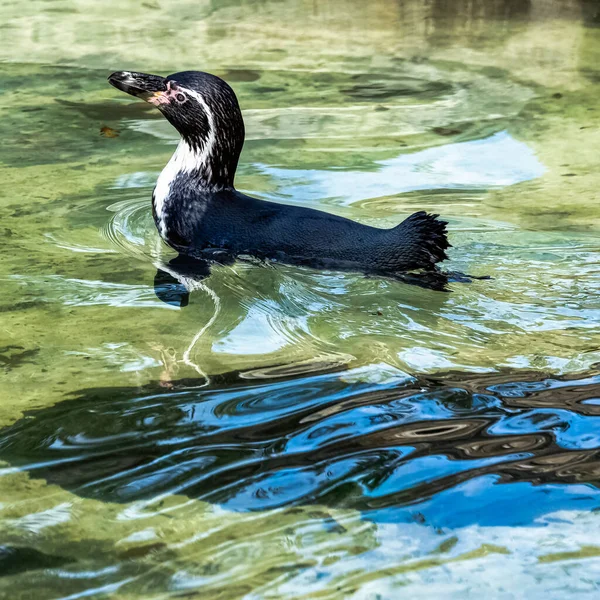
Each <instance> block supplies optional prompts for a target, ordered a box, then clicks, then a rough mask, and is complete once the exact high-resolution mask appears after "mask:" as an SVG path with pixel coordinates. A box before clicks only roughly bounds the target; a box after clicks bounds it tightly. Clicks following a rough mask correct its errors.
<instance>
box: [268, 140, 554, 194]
mask: <svg viewBox="0 0 600 600" xmlns="http://www.w3.org/2000/svg"><path fill="white" fill-rule="evenodd" d="M261 171H262V172H263V173H266V174H268V175H269V176H270V177H273V178H275V179H276V180H277V181H278V184H279V185H278V189H279V190H280V191H279V194H280V195H281V196H282V197H289V198H303V199H306V200H307V201H308V202H310V201H313V202H314V201H317V200H323V199H327V200H330V199H331V200H334V201H336V202H341V203H343V204H351V203H353V202H356V201H358V200H365V199H368V198H377V197H379V196H388V195H393V194H399V193H402V192H413V191H415V190H425V189H432V188H438V189H444V188H445V189H454V188H459V189H475V190H478V189H485V188H490V187H495V186H498V187H503V186H507V185H513V184H515V183H520V182H521V181H528V180H530V179H535V178H537V177H540V176H541V175H542V174H543V172H544V167H543V165H542V164H540V162H539V160H538V159H537V158H536V156H535V155H534V154H533V152H532V151H531V149H530V148H528V147H527V146H526V145H525V144H523V143H521V142H517V141H516V140H514V139H512V138H511V137H510V136H509V135H507V134H506V133H505V132H503V133H497V134H495V135H493V136H492V137H490V138H485V139H482V140H477V141H473V142H463V143H459V144H446V145H444V146H441V147H439V148H432V149H428V150H423V151H421V152H414V153H412V154H402V155H400V156H398V157H396V158H391V159H388V160H382V161H378V162H377V163H376V164H375V168H374V169H373V170H372V171H367V172H362V173H361V172H352V171H348V170H344V171H319V170H315V169H312V170H309V171H308V170H291V169H281V168H277V167H261Z"/></svg>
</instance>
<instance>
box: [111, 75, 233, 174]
mask: <svg viewBox="0 0 600 600" xmlns="http://www.w3.org/2000/svg"><path fill="white" fill-rule="evenodd" d="M108 81H109V83H110V84H111V85H113V86H114V87H116V88H117V89H119V90H121V91H123V92H126V93H127V94H131V95H132V96H136V97H138V98H141V99H143V100H145V101H146V102H149V103H150V104H153V105H154V106H156V107H157V108H158V109H159V110H160V111H161V112H162V113H163V115H164V116H165V117H166V118H167V120H168V121H169V122H170V123H171V124H172V125H173V126H174V127H175V128H176V129H177V131H179V133H180V134H181V137H182V140H183V142H184V143H185V144H186V145H187V146H188V148H189V149H190V151H191V152H192V153H195V154H196V155H197V158H198V160H200V161H202V162H204V163H205V164H204V166H205V169H204V170H205V171H206V172H207V173H206V174H207V176H208V178H209V179H212V180H214V183H221V184H224V185H232V184H233V176H234V174H235V170H236V168H237V162H238V158H239V155H240V152H241V150H242V146H243V144H244V121H243V119H242V113H241V111H240V107H239V104H238V101H237V98H236V96H235V93H234V92H233V90H232V89H231V88H230V87H229V85H227V83H225V82H224V81H223V80H222V79H220V78H219V77H216V76H215V75H210V74H209V73H202V72H201V71H182V72H181V73H174V74H173V75H169V76H167V77H161V76H159V75H148V74H146V73H133V72H130V71H120V72H117V73H113V74H112V75H111V76H110V77H109V78H108Z"/></svg>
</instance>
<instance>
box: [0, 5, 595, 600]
mask: <svg viewBox="0 0 600 600" xmlns="http://www.w3.org/2000/svg"><path fill="white" fill-rule="evenodd" d="M0 7H1V8H2V16H3V19H2V25H1V27H2V35H0V60H1V61H2V69H1V72H0V91H1V92H2V100H3V103H2V106H3V111H4V118H3V119H1V120H0V134H1V136H2V147H1V149H0V161H1V164H2V176H3V179H2V181H3V185H2V186H1V189H0V215H1V217H2V225H1V226H0V244H1V246H2V248H1V249H2V255H3V261H2V262H1V264H0V279H1V281H2V290H3V294H2V297H1V298H0V312H1V314H2V320H1V326H0V368H2V370H3V373H2V379H1V380H0V386H1V387H0V390H1V396H2V399H3V402H2V403H0V573H2V575H3V577H1V578H0V596H5V597H7V598H11V599H12V598H28V597H35V598H49V599H50V598H52V599H55V598H90V597H91V598H103V597H110V598H119V599H121V598H123V599H125V598H127V599H129V598H157V599H158V598H167V597H174V598H176V597H202V598H221V599H223V598H227V599H229V598H246V599H258V598H300V597H302V598H355V599H356V600H359V599H360V600H367V599H369V600H371V599H374V598H383V599H388V598H390V599H391V598H397V597H400V596H403V595H406V596H407V597H411V598H412V597H415V598H417V597H427V598H429V597H440V598H454V597H461V598H464V597H482V596H483V595H487V596H490V597H498V598H519V597H533V598H537V597H542V596H543V597H545V598H563V597H564V596H565V594H577V595H578V597H579V596H582V597H585V596H586V595H589V596H590V597H596V595H597V593H598V581H599V579H600V562H599V557H600V546H598V545H597V543H596V538H597V537H598V531H599V529H600V522H599V521H598V517H597V514H598V513H597V510H596V509H597V508H598V506H600V498H598V477H599V475H598V473H599V470H598V469H599V467H598V464H599V463H598V460H599V455H598V452H599V450H600V440H599V439H598V435H599V433H598V432H599V431H600V429H599V425H598V423H600V421H598V420H597V416H598V414H599V413H598V405H599V404H600V385H599V384H600V371H598V366H597V365H598V363H600V300H599V297H600V296H599V291H600V252H599V251H600V218H599V217H600V210H599V208H598V207H599V206H600V205H599V204H598V201H597V194H596V190H597V189H598V187H599V183H600V181H599V177H598V174H597V171H598V169H597V157H598V150H599V148H600V138H599V136H598V133H597V132H598V126H599V124H600V123H599V122H598V121H599V119H600V107H599V106H598V101H597V98H598V93H599V91H600V90H599V84H600V71H598V66H597V65H598V64H600V37H599V36H600V29H599V28H598V24H599V23H600V16H599V13H598V7H597V5H596V3H595V2H581V1H579V0H577V1H575V0H568V1H566V2H560V3H559V2H550V1H547V0H537V1H536V0H532V1H531V2H510V1H508V0H506V1H503V0H494V1H492V0H490V1H487V2H481V3H468V2H453V3H445V2H425V3H424V2H416V1H414V2H413V1H409V2H402V3H400V2H391V1H389V0H377V1H376V2H369V3H364V2H358V1H355V0H344V1H339V0H337V1H336V2H316V3H307V2H299V1H292V0H285V1H283V2H270V1H264V2H260V3H244V2H201V3H191V4H190V3H185V2H176V3H169V4H167V3H162V2H160V1H159V2H154V1H150V2H146V3H143V4H141V5H140V4H139V3H133V2H124V1H122V0H121V1H120V2H105V3H102V4H101V5H100V4H98V3H93V2H87V1H84V0H80V1H79V2H74V1H68V0H64V1H61V2H44V1H41V0H40V1H38V0H33V1H31V2H29V3H27V4H26V5H22V4H17V3H11V2H8V1H3V2H0ZM186 68H201V69H205V70H208V71H211V72H214V73H216V74H219V75H222V76H224V77H225V78H226V79H227V80H228V81H229V82H230V83H231V84H232V85H233V87H234V88H235V90H236V92H237V93H238V96H239V99H240V103H241V105H242V108H243V110H244V117H245V121H246V128H247V132H248V135H247V141H246V145H245V149H244V153H243V155H242V160H241V166H240V169H239V172H238V176H237V179H236V182H237V186H238V187H239V188H240V189H243V190H245V191H248V192H249V193H252V194H254V195H257V196H260V197H263V198H268V199H272V200H279V201H283V202H288V203H296V204H300V205H310V206H313V207H317V208H321V209H325V210H328V211H331V212H335V213H337V214H342V215H345V216H349V217H351V218H354V219H356V220H360V221H362V222H365V223H370V224H373V225H378V226H392V225H394V224H396V223H398V222H399V221H400V220H401V219H402V218H404V217H405V216H407V215H408V214H410V213H411V212H412V211H414V210H418V209H425V210H429V211H435V212H438V213H441V214H442V215H443V216H444V217H445V218H447V220H448V221H449V222H450V225H449V228H450V231H451V242H452V244H453V248H452V251H451V253H450V254H451V260H450V262H449V263H448V268H449V269H452V270H456V271H462V272H467V273H471V274H473V275H489V276H491V277H492V279H491V280H475V281H474V282H473V283H470V284H465V283H458V282H455V283H451V284H450V290H451V291H450V292H449V293H448V292H439V291H433V290H430V289H423V288H421V287H417V286H414V285H409V284H407V283H400V282H395V281H389V280H385V279H379V278H365V277H362V276H359V275H356V274H349V273H337V272H333V271H330V272H318V271H313V270H310V269H303V268H297V267H286V266H281V265H265V264H254V263H252V262H247V261H245V262H238V263H235V264H234V265H232V266H227V267H218V268H215V269H213V272H212V274H211V276H210V277H209V278H208V279H205V280H204V281H203V282H202V283H201V285H197V286H196V289H195V290H194V291H193V292H192V293H191V294H190V295H189V299H188V303H187V306H185V307H183V308H178V307H176V306H172V305H169V304H166V303H164V302H161V300H160V299H159V298H158V297H157V296H156V294H155V290H154V277H155V274H156V265H157V264H164V263H166V262H167V261H168V260H170V259H171V258H172V257H173V254H172V252H171V251H170V250H169V249H168V248H166V247H165V246H164V245H162V244H161V243H160V241H159V240H158V236H157V233H156V231H155V228H154V225H153V223H152V218H151V215H150V205H149V204H150V203H149V199H150V195H151V190H152V187H153V184H154V181H155V178H156V176H157V174H158V172H159V171H160V170H161V168H162V167H163V166H164V164H165V163H166V161H167V160H168V158H169V156H170V154H171V153H172V151H173V150H174V147H175V144H176V142H177V138H176V135H175V133H174V131H173V130H172V129H171V128H170V127H169V126H168V124H167V123H166V122H164V121H163V120H162V119H161V117H160V115H159V114H157V113H155V112H153V110H152V108H151V107H149V106H147V105H145V104H144V103H138V102H134V101H132V100H131V99H130V98H128V97H125V96H124V95H121V94H119V93H118V92H116V91H115V90H113V89H112V88H110V87H109V86H108V85H107V83H106V77H107V75H108V74H109V73H110V72H112V71H114V70H118V69H132V70H140V71H146V72H157V73H169V72H173V71H177V70H182V69H186Z"/></svg>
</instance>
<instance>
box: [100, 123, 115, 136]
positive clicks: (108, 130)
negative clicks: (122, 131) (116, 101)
mask: <svg viewBox="0 0 600 600" xmlns="http://www.w3.org/2000/svg"><path fill="white" fill-rule="evenodd" d="M100 135H101V136H102V137H106V138H116V137H118V136H119V132H118V131H117V130H116V129H113V128H112V127H108V125H104V127H101V128H100Z"/></svg>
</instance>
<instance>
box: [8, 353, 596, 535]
mask: <svg viewBox="0 0 600 600" xmlns="http://www.w3.org/2000/svg"><path fill="white" fill-rule="evenodd" d="M273 374H276V375H277V378H276V379H275V380H273V379H272V377H273ZM265 377H268V379H264V378H265ZM199 383H201V384H202V385H201V387H200V388H195V387H194V383H193V382H191V381H187V382H182V383H179V384H178V383H177V382H173V383H172V384H171V385H172V386H173V387H172V388H171V389H170V390H168V391H165V390H164V389H161V388H160V387H157V386H154V387H148V388H146V389H143V390H139V389H135V388H134V389H128V388H106V389H98V390H84V391H82V392H80V393H79V394H77V397H76V398H75V399H73V400H68V401H65V402H62V403H59V404H57V405H56V406H52V407H49V408H45V409H41V410H39V411H35V412H33V413H31V414H30V415H27V417H26V418H24V419H22V420H20V421H18V422H17V423H15V424H14V425H12V426H10V427H7V428H5V429H4V430H2V431H0V459H1V460H5V461H7V462H8V463H9V464H10V466H9V467H7V470H8V471H14V469H19V470H27V471H29V472H30V476H31V477H35V478H43V479H45V480H46V481H47V482H48V483H53V484H58V485H60V486H61V487H64V488H66V489H68V490H70V491H72V492H74V493H76V494H78V495H82V496H85V497H90V498H95V499H101V500H104V501H108V502H128V503H129V502H134V504H133V506H135V507H136V510H139V511H141V513H143V512H145V511H150V512H152V511H154V510H156V507H157V505H159V504H160V502H161V501H162V500H163V499H164V498H165V497H168V496H170V495H172V494H183V495H186V496H189V497H193V498H197V499H200V500H203V501H206V502H210V503H213V504H219V505H220V506H222V507H223V508H225V509H228V510H240V511H256V510H266V509H273V508H278V507H285V506H293V505H302V504H329V505H331V506H334V507H346V508H355V509H359V510H360V511H362V512H363V513H364V514H365V515H366V516H369V515H370V516H371V517H372V518H376V519H380V518H384V517H385V518H387V519H390V518H391V519H393V520H394V521H397V520H400V521H405V520H407V519H408V520H410V519H411V518H412V515H414V513H415V512H416V511H418V512H419V513H420V514H422V515H423V516H424V518H425V519H426V520H427V521H428V522H429V523H438V524H439V526H442V525H443V526H446V527H460V526H465V525H467V524H469V523H479V524H486V525H492V524H494V525H500V524H502V525H511V524H520V523H522V522H524V521H525V522H529V521H531V520H533V519H535V518H536V517H538V516H540V515H543V514H546V513H548V512H552V511H556V510H561V509H563V508H568V507H569V506H570V505H571V503H572V502H573V501H575V500H577V503H578V506H579V507H580V508H583V507H586V508H592V507H594V506H596V505H597V503H598V501H599V500H600V496H599V491H598V489H597V488H596V486H597V485H598V483H599V482H600V434H599V433H598V432H599V428H598V422H597V421H596V419H597V417H599V416H600V406H599V405H598V404H599V402H600V400H598V397H599V395H600V374H598V373H597V372H592V373H588V374H586V375H585V376H584V375H580V376H571V377H566V378H564V377H563V378H553V377H548V376H546V377H543V376H542V377H541V376H540V375H539V374H536V373H532V372H527V371H523V372H509V371H507V372H500V373H493V374H467V373H452V372H450V373H447V374H445V373H439V374H436V375H431V376H428V377H417V378H415V377H412V376H409V375H407V374H406V373H403V372H401V371H398V370H396V369H393V368H391V367H386V366H385V365H371V366H369V367H363V368H359V369H353V370H339V369H336V368H335V367H334V368H333V369H332V368H330V369H329V372H324V373H323V372H321V373H320V372H318V371H317V372H313V373H309V374H306V375H304V376H301V377H297V376H289V375H287V376H286V370H285V369H284V368H279V369H277V370H276V371H268V370H261V371H259V372H252V371H250V372H245V373H241V374H237V373H234V374H230V375H224V376H221V377H220V378H219V379H218V380H217V381H215V382H213V384H212V386H210V387H208V388H206V387H203V386H204V382H199ZM569 486H573V487H572V489H570V488H569ZM469 490H470V491H469ZM515 494H517V495H518V497H519V506H513V507H512V509H511V510H510V511H503V512H500V513H498V512H497V511H496V510H495V509H494V510H489V509H488V508H486V507H487V506H490V505H491V506H494V505H495V503H496V502H498V501H500V500H501V499H503V498H504V499H505V500H508V499H509V498H512V497H515ZM459 498H460V500H459ZM457 504H459V505H460V509H457ZM373 511H374V512H373ZM390 511H393V513H391V512H390ZM391 514H393V516H390V515H391Z"/></svg>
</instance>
